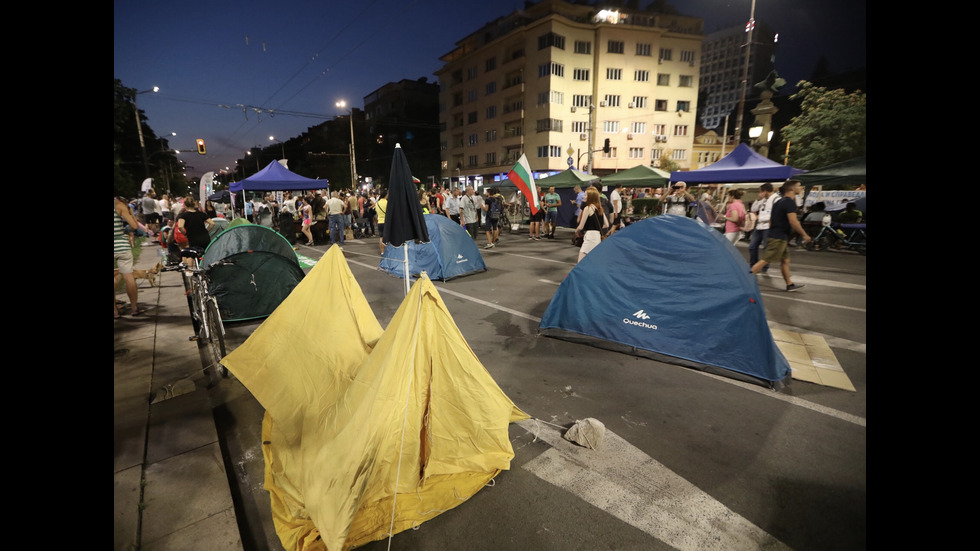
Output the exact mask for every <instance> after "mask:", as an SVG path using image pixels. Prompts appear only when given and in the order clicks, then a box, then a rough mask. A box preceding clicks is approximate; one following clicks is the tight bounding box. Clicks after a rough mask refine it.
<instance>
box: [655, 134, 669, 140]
mask: <svg viewBox="0 0 980 551" xmlns="http://www.w3.org/2000/svg"><path fill="white" fill-rule="evenodd" d="M654 140H655V141H657V142H666V141H667V136H664V135H663V134H657V136H656V138H654Z"/></svg>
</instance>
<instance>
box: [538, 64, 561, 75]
mask: <svg viewBox="0 0 980 551" xmlns="http://www.w3.org/2000/svg"><path fill="white" fill-rule="evenodd" d="M548 75H554V76H556V77H563V76H565V66H564V65H562V64H561V63H542V64H541V65H538V76H539V77H546V76H548Z"/></svg>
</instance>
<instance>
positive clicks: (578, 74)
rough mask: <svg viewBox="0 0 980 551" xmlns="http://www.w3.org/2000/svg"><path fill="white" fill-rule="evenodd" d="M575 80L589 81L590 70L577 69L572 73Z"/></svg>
mask: <svg viewBox="0 0 980 551" xmlns="http://www.w3.org/2000/svg"><path fill="white" fill-rule="evenodd" d="M572 79H573V80H589V70H588V69H575V71H573V72H572Z"/></svg>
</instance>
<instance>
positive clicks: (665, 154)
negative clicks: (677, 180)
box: [660, 147, 680, 172]
mask: <svg viewBox="0 0 980 551" xmlns="http://www.w3.org/2000/svg"><path fill="white" fill-rule="evenodd" d="M673 151H674V150H673V149H671V148H669V147H665V148H664V149H663V150H662V151H661V152H660V170H663V171H664V172H674V171H675V170H679V169H680V165H678V164H677V163H676V162H675V161H674V160H673V159H671V158H670V157H671V154H672V153H673Z"/></svg>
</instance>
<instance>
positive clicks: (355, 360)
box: [223, 247, 528, 551]
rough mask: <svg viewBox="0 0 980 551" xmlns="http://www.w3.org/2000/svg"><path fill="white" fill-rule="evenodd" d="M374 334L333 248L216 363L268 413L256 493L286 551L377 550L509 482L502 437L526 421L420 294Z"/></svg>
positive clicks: (425, 284)
mask: <svg viewBox="0 0 980 551" xmlns="http://www.w3.org/2000/svg"><path fill="white" fill-rule="evenodd" d="M372 322H373V323H372ZM381 333H382V332H381V330H380V327H379V326H378V322H377V319H376V318H375V317H374V315H373V313H372V312H371V309H370V307H369V306H368V304H367V301H366V299H365V298H364V296H363V294H362V293H361V290H360V287H359V286H358V285H357V283H356V281H354V279H353V276H352V274H351V273H350V269H349V268H348V266H347V263H346V260H345V259H344V258H343V255H342V253H340V252H339V250H337V247H331V249H330V250H329V251H328V253H327V255H325V256H324V258H323V259H321V260H320V262H318V263H317V265H316V266H315V267H314V268H313V269H312V270H311V271H310V273H309V274H308V275H307V277H306V278H304V279H303V281H302V282H301V283H300V285H298V286H297V287H296V289H294V290H293V292H292V293H291V294H290V295H289V297H287V298H286V300H284V301H283V303H282V304H281V305H280V306H279V308H278V309H276V311H275V312H273V314H272V315H271V316H269V318H268V319H267V320H266V321H265V322H264V323H263V324H262V325H261V326H260V327H259V328H258V329H257V330H256V331H255V332H254V333H253V334H252V336H251V337H250V338H249V339H248V340H247V341H246V342H245V343H244V344H242V346H240V347H238V348H237V349H236V350H235V351H234V352H232V353H231V354H229V355H228V356H227V357H226V358H225V360H223V363H224V364H225V365H226V367H227V368H228V369H229V370H230V371H231V372H232V373H234V374H235V376H236V377H238V378H239V380H241V381H242V383H243V384H244V385H245V386H246V388H248V389H249V390H250V391H251V392H252V394H253V395H254V396H255V397H256V399H257V400H259V402H260V403H262V405H263V406H264V407H265V408H266V416H265V419H264V420H263V424H262V434H263V453H264V455H265V464H266V480H265V487H266V489H267V490H268V491H269V493H270V498H271V501H272V511H273V519H274V522H275V525H276V531H277V533H278V534H279V537H280V540H282V543H283V546H284V547H285V548H286V549H289V550H302V551H307V550H321V549H325V550H330V551H335V550H341V549H349V548H350V547H352V546H357V545H362V544H364V543H367V542H370V541H373V540H377V539H383V538H385V537H387V536H388V534H389V531H391V532H392V533H397V532H400V531H402V530H405V529H407V528H411V527H412V526H415V525H417V524H419V523H421V522H424V521H426V520H428V519H430V518H432V517H434V516H436V515H438V514H439V513H442V512H444V511H446V510H448V509H451V508H453V507H455V506H456V505H459V504H460V503H462V502H463V501H465V500H467V499H469V498H470V497H471V496H472V495H473V494H475V493H476V492H477V491H479V490H480V488H482V487H483V486H484V485H485V484H486V483H487V482H488V481H489V480H491V479H492V478H493V477H494V476H496V475H497V474H498V473H499V472H500V471H501V470H505V469H509V468H510V461H511V459H513V457H514V452H513V449H512V447H511V445H510V439H509V434H508V428H507V426H508V424H509V423H511V422H513V421H519V420H521V419H526V418H528V415H527V414H525V413H524V412H523V411H521V410H520V409H519V408H518V407H517V406H515V405H514V403H513V402H512V401H511V400H510V399H509V398H508V397H507V396H506V395H505V394H504V393H503V391H502V390H501V389H500V387H498V386H497V384H496V382H494V380H493V378H492V377H491V376H490V374H489V373H488V372H487V370H486V368H484V367H483V365H482V364H481V363H480V361H479V359H478V358H477V357H476V355H475V354H474V353H473V351H472V350H471V349H470V347H469V345H467V344H466V340H465V339H464V338H463V336H462V334H461V333H460V332H459V329H458V328H457V327H456V324H455V322H453V320H452V316H451V315H450V314H449V311H448V309H447V308H446V305H445V303H443V301H442V299H441V297H440V296H439V294H438V292H437V291H436V288H435V286H434V285H432V282H431V281H429V280H428V279H427V278H422V279H419V280H418V281H416V283H415V285H414V286H413V287H412V289H411V292H410V293H409V294H408V296H407V297H405V299H404V301H403V302H402V304H401V306H400V307H399V309H398V311H397V312H396V313H395V315H394V317H393V318H392V320H391V323H390V324H389V325H388V327H387V329H386V330H384V331H383V334H381ZM393 519H394V525H393V526H392V520H393Z"/></svg>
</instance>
